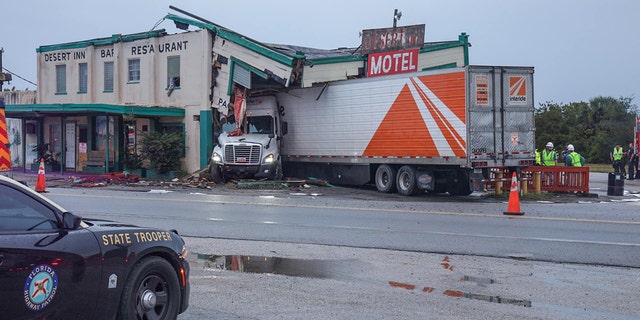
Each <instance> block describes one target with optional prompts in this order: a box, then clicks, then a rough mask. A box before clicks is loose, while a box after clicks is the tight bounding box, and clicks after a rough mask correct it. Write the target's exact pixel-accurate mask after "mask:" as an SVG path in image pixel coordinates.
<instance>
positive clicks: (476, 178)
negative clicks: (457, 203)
mask: <svg viewBox="0 0 640 320" xmlns="http://www.w3.org/2000/svg"><path fill="white" fill-rule="evenodd" d="M469 184H470V186H471V191H484V177H483V176H482V172H470V173H469Z"/></svg>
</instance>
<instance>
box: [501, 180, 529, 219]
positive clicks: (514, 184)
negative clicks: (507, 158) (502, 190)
mask: <svg viewBox="0 0 640 320" xmlns="http://www.w3.org/2000/svg"><path fill="white" fill-rule="evenodd" d="M503 213H504V214H508V215H514V216H521V215H523V214H524V212H521V211H520V193H519V191H518V178H517V177H516V173H515V172H514V173H513V176H512V178H511V192H510V193H509V206H508V207H507V211H505V212H503Z"/></svg>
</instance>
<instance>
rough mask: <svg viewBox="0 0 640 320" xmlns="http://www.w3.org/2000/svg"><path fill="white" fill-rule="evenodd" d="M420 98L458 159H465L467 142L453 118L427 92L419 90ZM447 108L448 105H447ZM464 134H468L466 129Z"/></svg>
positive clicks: (413, 81)
mask: <svg viewBox="0 0 640 320" xmlns="http://www.w3.org/2000/svg"><path fill="white" fill-rule="evenodd" d="M411 81H412V83H413V84H414V85H415V86H416V87H417V86H418V85H417V84H416V82H415V80H413V79H411ZM417 93H418V95H419V98H420V99H422V101H423V103H424V104H425V106H426V108H427V110H428V111H429V113H430V115H431V118H432V119H433V120H434V121H435V123H436V125H437V126H438V129H439V131H440V132H441V133H442V136H443V137H444V139H445V140H446V142H447V144H448V145H449V147H450V148H451V150H452V151H453V153H454V154H455V155H456V156H457V157H464V156H465V155H466V142H465V140H464V138H463V137H462V133H461V132H459V131H458V130H457V129H456V127H455V124H453V121H451V120H455V119H452V118H451V116H450V115H449V116H447V115H445V114H444V112H443V110H442V109H440V108H439V106H438V105H436V103H435V102H434V101H433V100H432V99H430V98H429V97H428V95H427V93H426V91H425V90H417ZM445 107H446V105H445ZM463 132H466V128H465V130H464V131H463Z"/></svg>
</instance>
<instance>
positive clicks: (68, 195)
mask: <svg viewBox="0 0 640 320" xmlns="http://www.w3.org/2000/svg"><path fill="white" fill-rule="evenodd" d="M48 195H53V196H63V197H84V198H104V199H110V200H111V199H114V198H118V199H124V200H145V201H146V200H151V201H154V200H155V201H172V202H189V203H215V204H227V205H229V204H230V205H242V206H265V207H284V208H308V209H334V210H353V211H374V212H396V213H422V214H437V215H450V216H463V217H491V218H500V219H529V220H545V221H567V222H585V223H609V224H623V225H640V221H619V220H601V219H586V218H560V217H540V216H526V215H522V216H505V215H504V214H503V213H502V212H500V213H495V214H490V213H469V212H455V211H425V210H409V209H393V208H357V207H346V206H345V207H341V206H326V205H322V206H319V205H308V204H283V203H254V202H248V201H225V200H212V199H206V200H198V199H176V198H167V197H164V198H150V197H129V196H101V195H87V194H52V193H49V194H48ZM48 195H45V196H48Z"/></svg>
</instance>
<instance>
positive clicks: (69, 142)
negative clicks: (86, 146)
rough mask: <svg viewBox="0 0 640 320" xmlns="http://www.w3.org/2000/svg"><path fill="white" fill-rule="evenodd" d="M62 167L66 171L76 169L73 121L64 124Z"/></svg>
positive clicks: (74, 127)
mask: <svg viewBox="0 0 640 320" xmlns="http://www.w3.org/2000/svg"><path fill="white" fill-rule="evenodd" d="M64 128H65V129H64V132H65V136H64V141H65V148H64V150H65V151H64V159H65V161H64V166H65V168H67V169H75V168H76V123H75V121H68V122H65V124H64Z"/></svg>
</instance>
